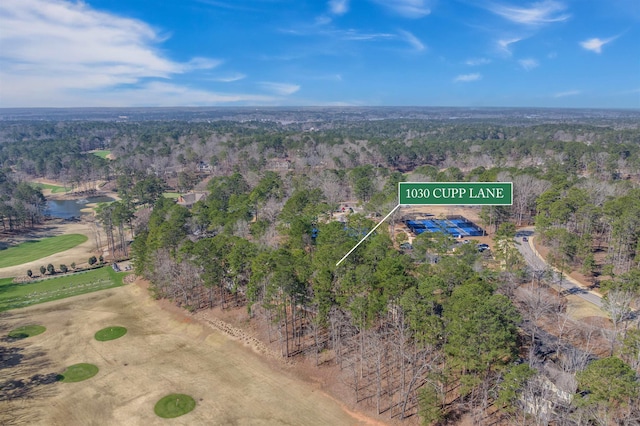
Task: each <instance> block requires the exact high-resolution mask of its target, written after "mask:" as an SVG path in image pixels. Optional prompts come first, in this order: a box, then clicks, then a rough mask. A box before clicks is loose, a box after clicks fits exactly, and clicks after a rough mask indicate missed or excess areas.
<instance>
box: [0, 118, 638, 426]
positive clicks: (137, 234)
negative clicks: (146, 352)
mask: <svg viewBox="0 0 640 426" xmlns="http://www.w3.org/2000/svg"><path fill="white" fill-rule="evenodd" d="M274 114H275V113H274ZM316 116H317V117H316ZM313 117H316V119H315V120H314V119H312V118H313ZM313 117H312V118H309V119H305V120H299V121H295V120H289V121H283V120H278V119H260V120H244V119H243V120H230V119H220V120H211V121H203V120H198V121H188V120H172V121H170V120H165V121H137V122H113V121H86V120H82V121H47V120H44V121H25V120H18V121H3V122H0V167H1V170H2V171H1V172H0V209H2V210H0V220H2V223H3V226H4V228H5V229H7V228H15V227H25V226H33V225H34V224H35V223H38V222H39V221H40V220H41V213H39V212H41V210H42V205H43V203H44V198H43V197H42V194H41V193H40V192H39V191H38V190H37V189H34V188H33V187H32V186H30V185H28V184H27V182H29V181H30V180H33V179H36V178H47V179H52V180H56V181H59V182H63V183H65V184H67V185H69V186H75V187H78V188H82V186H83V185H87V183H88V182H97V181H100V182H101V184H103V185H108V186H110V187H113V188H114V189H115V190H117V192H118V194H119V196H120V200H119V201H117V202H114V203H111V204H108V205H103V206H101V207H100V209H99V211H98V214H97V216H98V220H99V221H100V222H101V223H102V224H103V226H104V229H105V231H106V233H107V236H108V238H107V240H108V244H109V248H110V252H111V253H112V254H113V256H114V258H125V257H129V256H131V257H132V260H133V262H134V267H135V272H136V273H137V274H138V275H141V276H144V277H147V278H148V279H149V280H150V282H151V291H152V292H153V293H154V295H155V296H157V297H159V298H160V297H161V298H169V299H172V300H174V301H175V302H176V303H177V304H179V305H180V306H182V307H184V308H185V309H188V310H190V311H197V310H202V309H208V308H211V307H214V306H215V307H222V308H223V309H224V308H227V307H239V306H242V307H245V308H246V310H247V312H248V315H249V316H250V318H251V320H252V321H259V322H261V323H263V324H265V326H266V327H267V329H268V333H269V339H270V340H271V342H272V343H276V342H277V344H278V345H279V347H280V350H281V353H282V356H283V357H303V356H305V357H309V358H310V359H312V360H314V361H315V363H316V365H318V368H324V366H326V365H331V366H337V368H338V369H339V371H340V374H341V375H342V377H343V380H344V381H345V382H346V383H348V384H349V386H350V388H351V389H352V391H353V399H354V401H356V402H358V403H360V404H362V405H363V406H367V407H372V409H373V410H375V411H376V413H377V414H380V415H381V416H386V417H388V418H392V419H397V420H402V419H406V418H409V419H416V418H419V419H420V421H421V422H422V423H423V424H445V423H446V422H455V421H456V419H459V418H461V417H462V416H465V415H466V416H471V417H472V419H473V421H474V422H475V423H478V424H496V423H497V424H499V423H500V422H502V423H504V424H516V423H518V424H555V425H582V424H585V425H587V424H600V425H609V424H628V425H631V424H638V423H639V422H640V408H639V407H640V381H639V379H638V375H639V374H640V330H639V329H638V326H639V323H640V321H638V316H637V314H636V312H637V309H638V308H639V306H640V305H639V303H640V127H639V126H638V120H637V119H636V120H629V119H624V120H622V119H621V120H618V121H616V119H615V118H607V119H606V120H605V119H602V118H599V119H597V120H596V119H589V117H588V114H587V115H586V118H582V119H579V120H571V121H566V120H550V119H545V120H536V121H527V120H524V119H518V120H514V121H513V122H510V121H509V120H508V119H506V118H505V117H502V116H501V117H499V118H493V119H490V118H486V119H456V120H451V119H445V118H438V119H418V118H380V119H375V120H369V119H367V118H366V116H364V117H362V118H361V119H358V118H357V117H355V116H354V115H349V117H348V119H341V118H340V117H343V115H340V114H335V115H333V116H331V119H327V116H326V115H323V114H322V113H321V112H314V114H313ZM636 118H637V117H636ZM97 149H101V150H109V151H110V153H111V154H112V157H113V158H112V159H111V160H106V159H103V158H101V157H99V156H96V155H93V154H92V151H94V150H97ZM401 181H424V182H428V181H468V182H491V181H509V182H513V183H514V201H513V205H512V206H502V207H483V208H482V210H481V211H480V212H479V216H480V218H481V220H482V225H483V226H484V228H485V229H487V230H489V231H490V232H491V233H492V235H493V236H494V247H495V250H494V251H493V252H492V253H481V252H479V251H478V250H477V249H476V247H475V245H474V244H457V242H456V241H454V240H453V239H451V238H449V237H446V236H444V235H441V234H426V233H425V234H421V235H420V236H419V237H416V238H415V239H414V241H413V245H412V249H411V250H407V249H402V248H400V244H401V243H402V242H404V241H403V240H404V238H403V237H401V236H399V234H398V233H396V232H393V230H394V229H395V227H397V226H399V225H400V223H399V221H400V220H401V217H400V215H394V216H392V217H391V218H390V221H389V223H388V224H385V225H384V226H381V227H379V228H378V230H377V232H376V233H375V234H374V235H372V236H371V237H370V238H368V239H367V240H366V241H365V242H364V243H363V244H362V245H361V246H360V247H359V248H358V250H356V251H354V252H353V254H352V255H351V256H349V257H348V258H347V259H346V260H345V262H343V263H341V264H340V266H336V263H337V261H338V260H340V258H341V257H342V256H343V255H344V254H345V253H347V252H348V251H349V250H350V249H351V248H352V247H353V246H354V245H355V244H356V243H357V242H358V241H359V240H360V239H361V238H362V236H363V235H364V234H365V233H366V232H367V231H368V230H370V229H372V228H373V226H375V224H376V222H377V221H378V220H379V218H380V216H381V215H382V216H383V215H385V214H386V213H388V212H389V211H391V209H392V208H393V207H394V206H395V205H396V204H397V198H396V197H397V183H398V182H401ZM168 190H173V191H177V192H180V193H187V192H189V191H201V192H203V193H206V196H205V197H204V198H203V199H202V200H200V201H197V202H195V203H194V204H193V205H192V206H189V207H187V206H184V205H180V204H177V203H175V202H174V201H173V200H171V199H169V198H165V197H163V196H162V194H163V192H165V191H168ZM346 202H348V203H349V204H351V205H354V206H355V205H356V204H357V206H358V209H357V210H358V211H357V212H356V213H352V214H348V215H345V216H341V217H344V221H339V220H334V214H335V212H336V210H337V209H338V208H339V206H343V205H345V203H346ZM522 226H535V231H536V233H537V235H538V236H539V239H540V241H541V242H542V244H543V245H544V246H545V247H546V248H547V249H548V260H549V261H550V262H551V263H552V264H553V265H554V266H555V267H557V268H558V269H559V270H560V271H561V272H569V271H580V272H581V273H582V274H584V276H585V277H588V278H589V279H590V280H591V283H592V285H593V288H595V289H597V290H598V291H599V292H601V293H602V294H603V295H604V309H605V310H606V312H607V313H608V315H609V317H610V321H609V322H610V324H609V327H606V328H602V327H600V328H597V327H594V326H592V325H589V324H582V323H580V322H579V321H575V320H573V319H572V318H571V316H570V315H569V313H568V312H567V309H566V303H565V302H564V300H563V297H562V295H560V294H558V293H557V292H554V291H552V289H551V285H550V281H551V279H550V275H549V274H547V273H545V271H535V270H532V269H531V268H530V267H528V265H527V263H526V262H525V261H524V259H523V258H522V257H521V256H520V254H519V252H518V250H517V247H516V243H515V241H514V236H515V235H516V232H517V230H518V229H519V228H520V227H522ZM130 238H133V242H132V243H131V245H130V247H129V244H128V240H129V239H130ZM129 250H130V252H129ZM544 320H546V325H547V327H544V326H543V322H544ZM549 324H552V326H549ZM598 336H600V337H601V338H598ZM603 339H604V341H605V342H606V344H605V346H604V347H601V346H598V345H599V343H598V342H601V341H602V340H603Z"/></svg>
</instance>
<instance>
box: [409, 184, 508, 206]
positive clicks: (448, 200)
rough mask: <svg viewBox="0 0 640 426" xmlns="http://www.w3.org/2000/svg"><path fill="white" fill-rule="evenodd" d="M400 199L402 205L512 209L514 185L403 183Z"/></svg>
mask: <svg viewBox="0 0 640 426" xmlns="http://www.w3.org/2000/svg"><path fill="white" fill-rule="evenodd" d="M398 200H399V204H401V205H408V204H417V205H427V204H432V205H433V204H438V205H446V206H461V205H492V206H510V205H511V204H513V183H511V182H400V183H399V184H398Z"/></svg>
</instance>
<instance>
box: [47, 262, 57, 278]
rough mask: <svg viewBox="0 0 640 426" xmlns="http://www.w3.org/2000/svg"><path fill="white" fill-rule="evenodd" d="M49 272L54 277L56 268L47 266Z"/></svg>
mask: <svg viewBox="0 0 640 426" xmlns="http://www.w3.org/2000/svg"><path fill="white" fill-rule="evenodd" d="M47 271H49V274H51V275H53V274H55V273H56V268H55V267H54V266H53V265H52V264H51V263H50V264H48V265H47Z"/></svg>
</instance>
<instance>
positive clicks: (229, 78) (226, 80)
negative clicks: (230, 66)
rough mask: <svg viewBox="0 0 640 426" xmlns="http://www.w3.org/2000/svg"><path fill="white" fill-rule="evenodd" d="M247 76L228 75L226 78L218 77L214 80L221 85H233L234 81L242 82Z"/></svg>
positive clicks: (238, 74) (239, 74)
mask: <svg viewBox="0 0 640 426" xmlns="http://www.w3.org/2000/svg"><path fill="white" fill-rule="evenodd" d="M246 77H247V76H246V75H245V74H241V73H236V74H233V75H228V76H225V77H216V78H213V79H212V80H213V81H219V82H221V83H232V82H234V81H238V80H242V79H244V78H246Z"/></svg>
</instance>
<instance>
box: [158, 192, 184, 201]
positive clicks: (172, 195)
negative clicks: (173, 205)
mask: <svg viewBox="0 0 640 426" xmlns="http://www.w3.org/2000/svg"><path fill="white" fill-rule="evenodd" d="M162 196H163V197H164V198H171V199H173V200H175V199H177V198H178V197H179V196H180V193H179V192H165V193H163V194H162Z"/></svg>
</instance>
